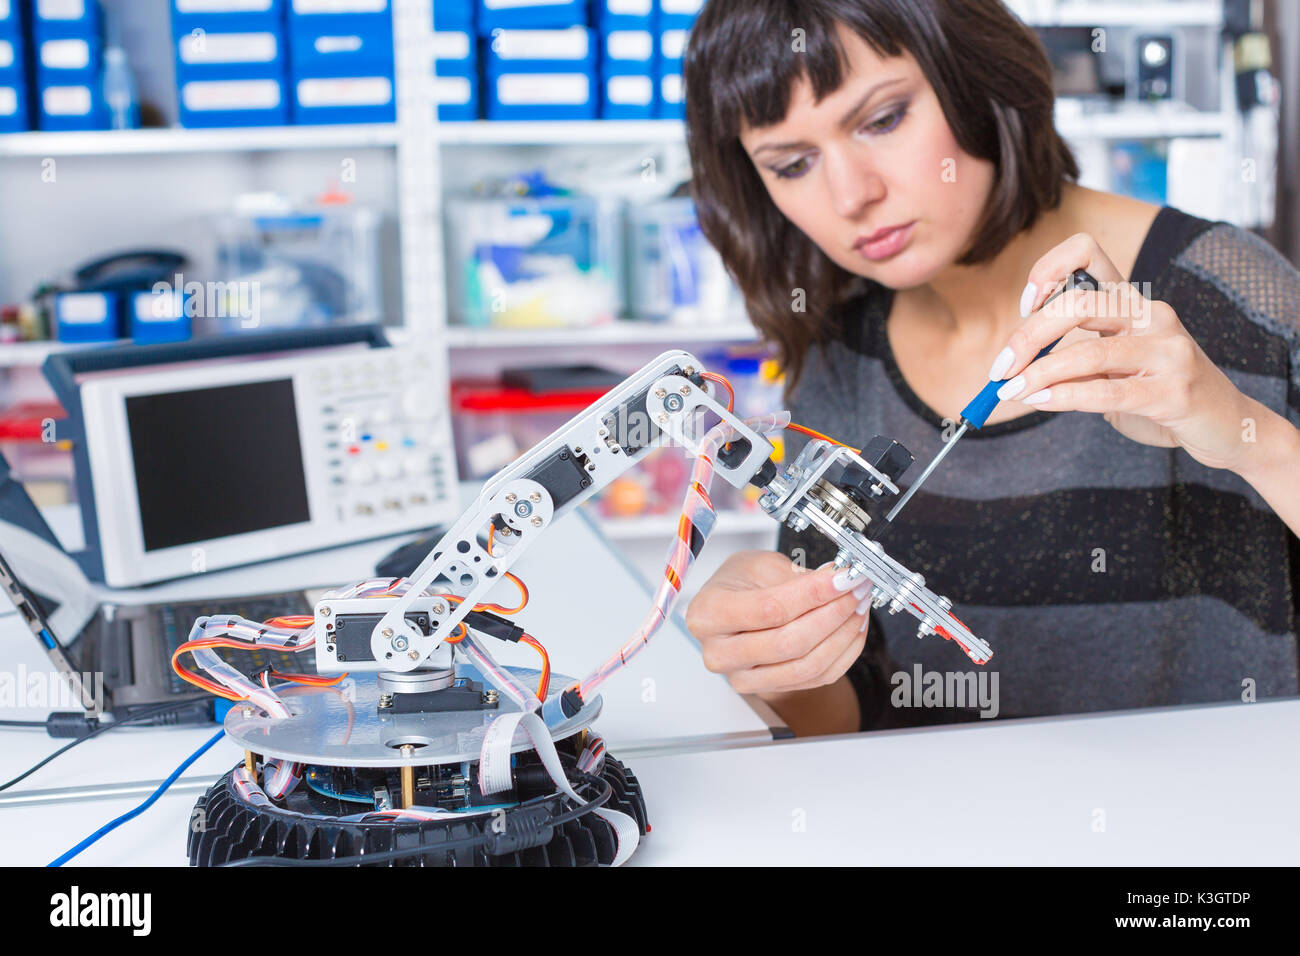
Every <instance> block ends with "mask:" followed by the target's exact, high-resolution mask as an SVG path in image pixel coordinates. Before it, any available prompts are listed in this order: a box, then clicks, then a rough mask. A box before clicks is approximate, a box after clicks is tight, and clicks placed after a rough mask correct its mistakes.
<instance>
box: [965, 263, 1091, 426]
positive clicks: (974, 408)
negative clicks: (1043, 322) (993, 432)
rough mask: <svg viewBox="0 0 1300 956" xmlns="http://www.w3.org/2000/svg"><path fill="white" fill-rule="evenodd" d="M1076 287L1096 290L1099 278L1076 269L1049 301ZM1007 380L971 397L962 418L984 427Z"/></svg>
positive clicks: (986, 386)
mask: <svg viewBox="0 0 1300 956" xmlns="http://www.w3.org/2000/svg"><path fill="white" fill-rule="evenodd" d="M1074 289H1084V290H1085V291H1088V292H1096V291H1097V280H1096V279H1094V278H1093V277H1092V276H1090V275H1088V273H1086V272H1084V271H1083V270H1082V269H1076V270H1075V271H1074V272H1073V273H1071V274H1070V277H1069V278H1068V279H1066V280H1065V285H1064V286H1063V287H1062V288H1061V290H1060V291H1059V292H1056V293H1055V294H1053V295H1052V296H1050V297H1049V298H1048V299H1047V302H1051V301H1052V299H1055V298H1056V297H1057V296H1059V295H1063V294H1064V293H1066V292H1069V291H1072V290H1074ZM1047 302H1044V303H1043V305H1047ZM1063 338H1065V336H1061V338H1058V339H1057V340H1056V342H1053V343H1052V344H1051V345H1048V346H1047V347H1045V348H1043V349H1042V350H1040V351H1039V353H1038V354H1037V355H1035V356H1034V361H1035V362H1036V361H1038V360H1039V359H1040V358H1042V357H1043V356H1044V355H1046V354H1047V353H1048V352H1050V351H1052V349H1054V348H1056V345H1057V343H1058V342H1060V341H1061V339H1063ZM1006 382H1007V379H1005V378H1004V379H999V380H998V381H996V382H992V381H991V382H989V383H988V384H987V385H985V386H984V387H983V388H982V389H980V393H979V394H978V395H976V396H975V397H974V398H973V399H971V402H970V404H969V405H967V406H966V407H965V408H963V409H962V410H961V417H962V420H963V421H966V422H969V423H970V424H971V425H972V426H973V427H975V428H983V427H984V423H985V422H986V421H988V417H989V416H990V415H992V414H993V409H995V408H997V406H998V402H1000V401H1001V399H1000V398H998V389H999V388H1001V387H1002V386H1003V385H1004V384H1006Z"/></svg>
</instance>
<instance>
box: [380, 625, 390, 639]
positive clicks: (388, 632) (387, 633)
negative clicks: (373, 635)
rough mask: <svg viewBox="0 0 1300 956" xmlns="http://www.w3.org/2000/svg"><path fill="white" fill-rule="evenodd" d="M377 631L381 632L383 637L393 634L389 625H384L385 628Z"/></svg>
mask: <svg viewBox="0 0 1300 956" xmlns="http://www.w3.org/2000/svg"><path fill="white" fill-rule="evenodd" d="M379 633H381V634H383V635H384V637H392V636H393V629H392V628H391V627H386V628H384V629H383V630H382V631H380V632H379Z"/></svg>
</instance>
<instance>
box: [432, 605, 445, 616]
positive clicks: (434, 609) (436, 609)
mask: <svg viewBox="0 0 1300 956" xmlns="http://www.w3.org/2000/svg"><path fill="white" fill-rule="evenodd" d="M429 610H431V611H432V612H433V613H434V614H441V613H443V612H444V611H446V610H447V607H446V605H444V604H435V605H434V606H433V607H431V608H430V609H429Z"/></svg>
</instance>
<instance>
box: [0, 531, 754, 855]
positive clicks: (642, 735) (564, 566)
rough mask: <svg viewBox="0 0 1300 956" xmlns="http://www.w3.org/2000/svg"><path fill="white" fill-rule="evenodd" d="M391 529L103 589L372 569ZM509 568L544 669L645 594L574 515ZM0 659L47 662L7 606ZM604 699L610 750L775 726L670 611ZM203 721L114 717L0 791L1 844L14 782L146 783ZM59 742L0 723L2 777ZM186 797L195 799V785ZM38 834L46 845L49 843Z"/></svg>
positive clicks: (515, 651) (220, 765)
mask: <svg viewBox="0 0 1300 956" xmlns="http://www.w3.org/2000/svg"><path fill="white" fill-rule="evenodd" d="M407 537H409V536H407ZM402 540H404V539H403V538H394V539H388V540H384V541H378V542H368V543H364V544H359V545H353V546H351V547H347V548H340V549H336V550H333V551H329V552H323V553H316V554H310V555H302V556H297V557H293V558H286V559H283V560H280V561H275V562H270V563H267V564H263V565H254V566H250V567H246V568H236V569H232V570H229V571H213V572H209V573H207V574H205V575H201V576H199V577H196V578H190V579H186V580H183V581H177V582H171V583H168V584H163V585H158V586H155V587H153V588H148V589H140V590H133V591H130V592H107V591H106V592H105V594H106V595H107V594H111V595H112V596H113V597H114V599H117V600H128V599H129V600H134V601H142V600H145V601H163V600H184V599H189V598H201V597H205V596H210V595H213V594H223V593H225V594H239V593H250V592H255V591H277V590H288V589H292V588H297V587H310V586H313V585H327V584H328V585H334V584H339V583H344V582H347V581H351V580H359V579H362V578H365V577H368V576H370V575H371V574H372V572H373V569H374V564H375V561H376V560H377V559H378V558H379V557H382V556H383V555H384V554H386V553H388V552H389V551H390V550H392V549H393V548H394V547H395V546H396V545H397V544H398V543H399V542H400V541H402ZM515 571H516V573H518V575H519V576H520V577H521V578H522V579H523V580H524V581H525V582H527V583H528V586H529V590H530V602H529V605H528V607H527V608H526V609H525V610H524V611H523V612H522V613H520V614H519V615H518V618H519V620H521V621H523V622H524V623H525V624H526V625H527V626H528V628H529V631H530V633H532V634H533V635H535V636H536V637H537V638H538V639H539V640H541V641H542V643H543V644H545V645H546V647H547V649H548V650H549V651H550V654H551V663H552V667H553V668H554V669H555V670H556V671H557V672H559V673H567V674H569V675H571V676H574V677H582V676H584V675H585V674H586V673H587V672H588V671H589V670H590V669H592V668H593V667H595V665H597V664H598V663H600V662H601V661H603V660H604V659H605V657H607V656H608V655H609V654H611V653H612V652H613V651H614V650H615V649H616V648H617V647H618V645H619V644H621V643H622V642H623V641H624V640H626V638H627V637H628V636H629V635H630V634H632V633H634V631H635V628H636V626H637V624H638V623H639V622H640V619H641V616H642V615H643V614H644V613H645V609H646V608H647V607H648V606H649V604H650V596H649V592H648V586H647V585H646V583H645V582H644V581H643V580H641V579H640V578H639V577H638V576H637V575H636V574H635V573H634V572H633V571H632V570H631V569H630V568H629V566H628V565H627V564H625V563H624V562H623V561H622V560H620V559H619V556H618V553H617V551H616V550H615V549H614V548H613V547H612V546H611V545H610V544H609V543H608V542H607V541H606V540H605V539H604V538H603V537H602V536H601V535H600V533H599V532H598V531H597V530H596V528H595V526H594V525H593V524H592V523H591V522H590V521H589V520H588V519H587V518H586V516H585V515H583V514H581V513H579V514H576V515H571V516H569V517H568V518H566V519H565V520H563V521H562V522H560V523H558V524H557V525H556V526H555V527H554V528H553V529H552V530H551V531H550V532H549V533H548V535H547V536H546V537H545V538H543V539H542V540H541V541H539V542H538V543H537V544H536V545H534V546H533V548H532V549H530V550H529V551H528V552H527V553H526V554H524V555H523V556H522V557H521V559H520V561H519V563H518V565H517V566H516V568H515ZM493 596H494V598H495V599H498V600H501V601H505V602H513V601H514V599H515V588H514V585H512V584H511V583H509V582H508V581H505V582H503V583H502V584H501V585H500V586H499V590H497V591H494V592H493ZM0 600H3V599H0ZM494 648H495V649H498V650H499V655H498V656H499V659H500V660H501V661H502V662H503V663H507V664H512V663H518V664H524V665H526V666H530V667H532V666H536V661H537V658H536V656H535V655H534V654H533V652H532V651H531V650H530V649H529V648H527V647H521V646H515V645H500V644H499V643H497V642H494ZM0 661H3V666H4V667H5V668H6V669H11V668H16V667H17V665H18V664H19V663H20V662H21V663H22V664H23V665H24V666H25V667H26V668H27V669H28V672H29V673H30V672H32V671H34V670H40V671H49V670H50V664H49V661H48V658H46V657H44V655H43V654H42V653H41V651H40V649H39V647H38V646H37V644H36V642H35V640H34V639H33V638H32V637H31V636H30V634H29V633H28V632H27V631H26V630H25V629H24V628H23V627H22V626H21V625H20V624H19V622H18V620H17V618H16V617H14V616H13V615H7V616H4V617H0ZM602 697H603V698H604V710H603V712H602V714H601V716H600V718H599V719H598V720H597V722H596V725H595V726H596V729H597V730H598V731H600V732H601V733H602V734H603V735H604V736H605V738H606V740H607V741H608V743H609V746H610V750H611V752H613V753H614V754H615V755H618V754H619V753H624V752H629V751H630V750H635V752H638V753H644V752H649V751H655V750H674V749H678V748H680V747H682V746H688V747H689V746H699V745H701V744H702V743H704V742H706V741H712V742H714V743H729V742H737V741H753V740H770V739H771V737H772V729H771V728H770V727H769V726H768V724H767V722H766V721H765V720H764V719H763V718H762V717H761V716H760V715H759V713H758V712H756V711H755V710H754V708H753V707H751V706H749V704H747V703H746V701H745V699H744V698H742V697H740V696H739V695H737V694H736V693H735V692H734V691H732V690H731V687H730V685H729V684H727V682H726V680H725V679H724V678H722V677H720V676H718V675H716V674H711V673H709V672H708V671H707V670H706V669H705V668H704V666H703V664H702V663H701V662H700V659H699V652H698V650H697V648H696V645H695V643H694V641H693V639H692V638H691V637H690V635H689V634H688V633H687V632H686V631H685V630H684V628H683V627H682V626H681V624H680V621H679V620H678V621H672V622H669V623H668V624H667V625H665V626H664V627H663V628H662V629H661V630H660V631H659V633H658V634H657V635H656V636H655V638H654V639H653V640H652V641H651V643H650V645H649V647H647V648H646V649H645V650H644V651H643V652H642V653H641V654H640V655H639V656H638V657H637V658H636V659H635V660H634V661H633V662H632V663H631V665H629V666H628V667H627V668H625V669H624V670H623V671H622V672H621V673H619V674H618V675H617V676H615V677H613V678H611V679H610V680H609V682H608V683H606V684H605V685H604V687H603V688H602ZM44 716H45V713H44V712H37V711H33V710H31V709H17V710H15V709H0V717H6V718H11V719H22V720H33V719H43V718H44ZM213 729H214V730H215V727H214V728H213ZM210 733H211V731H210V730H208V729H206V728H202V729H193V728H191V729H172V728H169V729H165V730H149V729H136V730H132V729H129V728H123V729H121V730H114V731H112V732H110V733H107V734H104V735H103V736H101V737H99V738H97V739H95V740H93V741H89V742H88V743H85V744H83V745H81V746H80V747H78V748H77V749H76V750H74V751H72V752H71V753H69V754H68V755H67V756H65V757H60V758H59V759H58V760H56V761H55V762H54V763H52V764H51V765H50V766H48V767H46V768H44V769H42V770H40V771H38V772H37V773H36V774H34V775H33V776H31V777H29V778H28V779H27V780H25V781H23V782H22V783H21V784H19V785H18V786H17V787H15V788H14V789H13V790H10V791H6V792H4V793H0V842H3V840H5V839H7V838H8V835H9V834H11V833H12V832H13V827H15V826H20V827H21V826H23V824H21V823H19V822H18V820H17V819H15V815H14V813H13V811H11V810H10V809H9V808H8V807H6V806H5V802H6V800H7V798H9V797H11V796H12V795H13V794H17V793H21V792H23V791H24V790H26V791H31V790H37V789H39V790H49V789H57V788H65V787H82V786H87V785H97V784H120V783H124V782H131V781H154V782H156V781H158V780H161V779H162V778H163V777H164V776H166V775H167V774H168V773H169V772H170V771H171V770H172V768H174V767H175V766H176V765H177V764H178V763H179V762H180V761H181V760H182V759H183V758H184V757H185V756H186V755H187V754H189V753H190V752H192V751H193V750H194V749H195V748H196V747H197V746H198V745H199V744H200V743H201V742H202V741H203V740H204V739H205V738H206V737H207V736H209V735H210ZM63 743H66V741H58V740H52V739H51V738H49V737H47V736H46V735H45V733H44V732H43V731H40V730H7V729H0V752H2V753H3V758H2V759H0V767H2V768H3V769H0V780H7V779H9V778H10V777H11V776H13V775H15V774H17V773H19V772H21V771H22V770H24V769H26V768H27V767H29V766H31V765H32V764H34V763H36V762H37V761H38V760H40V759H41V758H42V757H44V756H45V755H46V754H49V753H51V752H53V751H54V750H56V749H57V748H58V747H59V746H61V745H62V744H63ZM241 756H242V751H241V750H239V749H238V748H236V747H235V746H234V744H232V743H229V742H228V741H222V742H221V743H220V744H218V745H217V746H216V747H214V748H213V749H212V750H211V751H210V752H209V753H207V754H206V755H204V757H203V758H202V759H201V760H200V761H199V762H198V763H196V764H195V766H194V767H193V768H192V769H191V771H190V773H189V774H187V776H186V778H185V779H186V780H194V779H197V781H199V782H201V781H204V780H208V781H210V779H211V778H213V777H215V776H217V775H219V774H221V773H224V772H225V771H226V770H229V769H230V767H231V766H232V765H233V764H234V763H235V762H236V761H238V760H239V759H240V757H241ZM194 785H195V784H191V787H193V786H194ZM150 789H152V788H150ZM146 792H147V791H146ZM188 799H189V800H190V802H192V801H193V795H192V792H191V795H190V796H189V798H188ZM128 805H129V804H128ZM23 812H24V813H25V812H26V811H23ZM105 812H107V804H104V805H96V806H95V807H94V808H93V809H92V810H91V811H90V815H89V816H85V817H83V816H81V815H78V819H83V818H84V819H87V820H92V819H99V815H100V814H102V813H105ZM18 816H21V814H18ZM110 816H111V814H109V815H107V816H104V817H103V819H104V820H107V819H109V817H110ZM92 829H93V827H92ZM87 832H88V831H87ZM45 845H49V844H48V841H47V842H46V844H45Z"/></svg>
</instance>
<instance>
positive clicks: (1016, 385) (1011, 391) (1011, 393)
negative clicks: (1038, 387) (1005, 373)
mask: <svg viewBox="0 0 1300 956" xmlns="http://www.w3.org/2000/svg"><path fill="white" fill-rule="evenodd" d="M1024 390H1025V377H1024V376H1023V375H1017V376H1016V377H1015V378H1013V379H1012V380H1011V381H1009V382H1007V384H1005V385H1003V386H1002V387H1001V388H1000V389H998V398H1000V399H1002V400H1003V401H1006V400H1007V399H1008V398H1015V397H1016V396H1017V395H1019V394H1020V393H1021V392H1023V391H1024Z"/></svg>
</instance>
